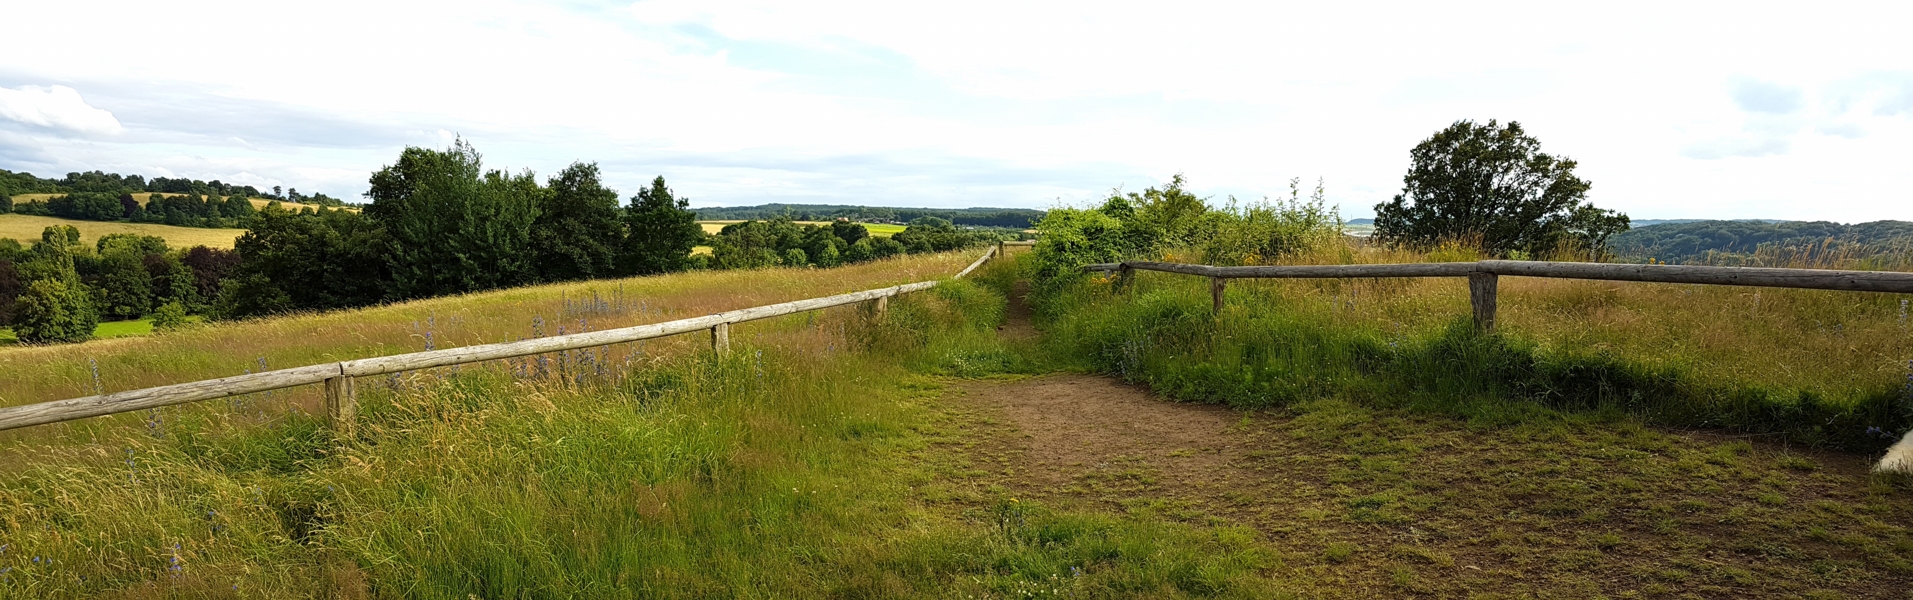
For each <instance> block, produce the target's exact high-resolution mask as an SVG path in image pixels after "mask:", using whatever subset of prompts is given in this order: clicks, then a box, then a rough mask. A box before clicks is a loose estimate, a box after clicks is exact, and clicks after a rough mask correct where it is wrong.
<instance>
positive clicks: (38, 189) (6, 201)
mask: <svg viewBox="0 0 1913 600" xmlns="http://www.w3.org/2000/svg"><path fill="white" fill-rule="evenodd" d="M20 194H59V195H57V196H54V197H52V198H50V199H47V200H45V201H35V202H18V201H16V200H15V199H14V198H13V197H14V196H17V195H20ZM254 197H260V198H269V199H277V200H285V201H291V202H302V203H307V204H317V205H320V206H330V207H341V206H344V205H345V202H343V201H341V200H339V199H337V198H333V197H330V196H327V195H325V194H313V195H310V196H307V195H302V194H299V193H298V191H297V190H286V193H285V194H283V195H282V194H278V193H275V192H265V191H261V190H259V189H257V188H254V187H252V186H249V185H235V184H228V183H224V182H221V181H219V180H216V179H215V180H213V181H199V180H196V179H181V178H168V177H154V178H152V179H151V180H148V179H146V178H145V177H142V176H140V175H120V174H118V173H103V172H100V171H88V172H84V173H68V174H67V175H66V177H64V178H60V179H41V178H39V177H35V176H33V174H31V173H16V172H12V171H7V170H0V213H6V212H17V213H20V214H28V215H40V216H51V217H61V218H66V219H81V220H87V221H133V222H140V223H165V224H168V225H178V226H182V227H229V228H244V227H246V226H248V225H249V224H250V223H251V218H252V215H253V213H254V210H253V206H252V202H251V200H250V199H251V198H254ZM155 202H163V204H162V205H160V206H155V204H154V203H155ZM109 205H111V206H109ZM142 205H143V206H142Z"/></svg>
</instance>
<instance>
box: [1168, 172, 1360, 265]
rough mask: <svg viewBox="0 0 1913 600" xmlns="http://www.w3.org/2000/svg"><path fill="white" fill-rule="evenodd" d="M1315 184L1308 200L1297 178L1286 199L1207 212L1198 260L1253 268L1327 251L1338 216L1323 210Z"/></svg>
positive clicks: (1231, 205) (1337, 234)
mask: <svg viewBox="0 0 1913 600" xmlns="http://www.w3.org/2000/svg"><path fill="white" fill-rule="evenodd" d="M1324 195H1325V193H1324V190H1323V187H1322V184H1321V183H1320V182H1317V183H1316V185H1315V191H1314V192H1313V193H1312V194H1310V195H1309V197H1308V199H1306V200H1304V199H1303V198H1302V190H1301V180H1300V179H1293V180H1290V181H1289V197H1288V198H1287V199H1278V200H1275V201H1270V200H1268V199H1267V198H1264V199H1263V200H1262V201H1261V202H1250V203H1240V202H1237V201H1236V199H1235V198H1233V197H1231V198H1229V203H1228V205H1227V206H1225V207H1223V208H1221V209H1220V210H1215V211H1211V212H1210V213H1209V214H1208V215H1205V216H1206V217H1208V218H1207V219H1205V220H1204V221H1205V222H1204V223H1202V225H1201V226H1200V227H1199V229H1200V231H1201V233H1200V238H1201V239H1200V241H1198V242H1195V243H1194V244H1193V245H1195V246H1196V247H1197V248H1199V249H1200V251H1201V255H1202V260H1203V262H1205V263H1208V264H1212V265H1254V264H1262V263H1264V262H1267V261H1272V260H1274V259H1276V258H1279V257H1283V256H1290V255H1294V254H1297V253H1304V252H1308V251H1311V250H1314V249H1317V248H1323V247H1327V246H1329V245H1331V244H1334V243H1335V242H1337V241H1338V240H1339V239H1340V238H1341V235H1342V234H1341V230H1342V222H1341V216H1340V215H1339V214H1337V212H1336V210H1335V209H1334V208H1330V207H1328V206H1327V200H1326V199H1325V198H1324Z"/></svg>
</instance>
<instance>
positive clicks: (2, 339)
mask: <svg viewBox="0 0 1913 600" xmlns="http://www.w3.org/2000/svg"><path fill="white" fill-rule="evenodd" d="M186 319H187V322H190V323H199V322H201V320H202V317H200V316H199V315H192V316H188V317H186ZM152 334H153V320H152V319H139V320H135V321H107V322H105V323H101V324H99V326H97V327H94V328H93V337H94V338H95V339H111V338H119V337H135V336H142V335H152ZM18 343H20V340H19V338H17V337H14V335H13V330H12V329H10V328H6V327H0V346H11V345H14V344H18Z"/></svg>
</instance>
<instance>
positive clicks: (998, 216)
mask: <svg viewBox="0 0 1913 600" xmlns="http://www.w3.org/2000/svg"><path fill="white" fill-rule="evenodd" d="M923 217H936V218H939V219H943V220H945V221H949V222H950V223H952V224H955V225H958V226H970V227H1003V228H1012V229H1027V228H1029V227H1032V226H1034V225H1035V223H1036V222H1037V221H1040V220H1042V219H1043V211H1040V210H1031V209H1024V208H954V209H940V208H891V207H883V206H849V205H835V204H765V205H761V206H716V207H708V208H700V209H697V218H698V219H700V220H705V221H748V220H775V219H780V218H781V219H789V220H792V221H835V220H837V219H844V220H847V221H863V222H869V223H909V222H911V221H915V220H917V219H920V218H923ZM851 243H853V244H854V243H856V241H855V240H852V241H851Z"/></svg>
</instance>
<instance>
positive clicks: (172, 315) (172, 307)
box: [153, 302, 187, 331]
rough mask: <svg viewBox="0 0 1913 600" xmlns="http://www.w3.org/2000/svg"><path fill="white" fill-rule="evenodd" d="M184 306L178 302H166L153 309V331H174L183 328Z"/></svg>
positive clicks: (184, 320)
mask: <svg viewBox="0 0 1913 600" xmlns="http://www.w3.org/2000/svg"><path fill="white" fill-rule="evenodd" d="M186 325H187V322H186V307H185V305H182V304H180V303H178V302H167V303H165V304H161V305H159V308H156V309H154V310H153V329H154V330H155V331H176V330H179V329H181V328H184V327H185V326H186Z"/></svg>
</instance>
